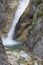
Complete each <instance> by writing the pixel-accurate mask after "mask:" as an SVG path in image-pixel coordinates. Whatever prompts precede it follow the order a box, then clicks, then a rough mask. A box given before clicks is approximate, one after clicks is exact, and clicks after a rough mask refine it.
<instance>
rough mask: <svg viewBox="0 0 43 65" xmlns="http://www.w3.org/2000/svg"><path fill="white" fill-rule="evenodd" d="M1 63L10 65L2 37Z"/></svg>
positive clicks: (0, 42) (0, 45)
mask: <svg viewBox="0 0 43 65" xmlns="http://www.w3.org/2000/svg"><path fill="white" fill-rule="evenodd" d="M0 65H10V64H9V63H8V59H7V56H6V53H5V49H4V47H3V44H2V41H1V39H0Z"/></svg>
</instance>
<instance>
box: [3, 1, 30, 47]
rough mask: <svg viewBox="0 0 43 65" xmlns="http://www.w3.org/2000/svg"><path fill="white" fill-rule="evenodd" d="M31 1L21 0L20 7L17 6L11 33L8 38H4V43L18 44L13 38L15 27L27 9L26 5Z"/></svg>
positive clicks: (9, 44) (7, 44)
mask: <svg viewBox="0 0 43 65" xmlns="http://www.w3.org/2000/svg"><path fill="white" fill-rule="evenodd" d="M29 1H30V0H20V1H19V5H18V8H17V10H16V13H15V16H14V20H13V24H12V27H11V29H10V31H9V33H8V37H7V38H6V39H5V38H2V41H3V45H5V46H12V45H15V44H18V43H17V42H16V41H15V40H13V35H14V31H15V27H16V25H17V23H18V21H19V19H20V17H21V15H22V14H23V12H24V11H25V9H26V7H27V6H28V4H29Z"/></svg>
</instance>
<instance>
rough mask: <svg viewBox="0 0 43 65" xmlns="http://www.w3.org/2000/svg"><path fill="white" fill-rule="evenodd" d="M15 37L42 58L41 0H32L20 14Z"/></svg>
mask: <svg viewBox="0 0 43 65" xmlns="http://www.w3.org/2000/svg"><path fill="white" fill-rule="evenodd" d="M16 38H18V39H19V40H21V41H23V42H24V45H25V47H28V48H29V49H30V50H31V51H32V52H33V53H35V54H36V55H38V56H39V57H41V58H43V0H32V1H30V6H28V7H27V9H26V10H25V12H24V14H23V15H22V16H21V18H20V20H19V23H18V25H17V28H16Z"/></svg>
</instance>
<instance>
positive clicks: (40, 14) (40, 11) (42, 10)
mask: <svg viewBox="0 0 43 65" xmlns="http://www.w3.org/2000/svg"><path fill="white" fill-rule="evenodd" d="M38 16H43V8H40V9H39V12H38Z"/></svg>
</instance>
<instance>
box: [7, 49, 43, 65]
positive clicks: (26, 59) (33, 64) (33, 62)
mask: <svg viewBox="0 0 43 65" xmlns="http://www.w3.org/2000/svg"><path fill="white" fill-rule="evenodd" d="M6 54H7V57H8V61H9V63H10V64H11V65H43V60H42V59H40V58H38V57H37V56H35V55H32V53H30V52H29V53H27V52H25V50H24V49H21V50H20V49H16V50H13V51H12V50H7V51H6Z"/></svg>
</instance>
